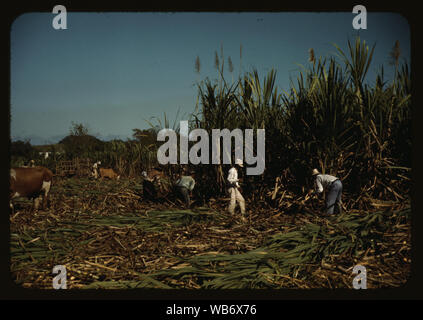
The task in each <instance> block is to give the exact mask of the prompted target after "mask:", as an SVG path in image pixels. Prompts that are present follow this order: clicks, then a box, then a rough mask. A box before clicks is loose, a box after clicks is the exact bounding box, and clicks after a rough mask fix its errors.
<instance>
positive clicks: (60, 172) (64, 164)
mask: <svg viewBox="0 0 423 320" xmlns="http://www.w3.org/2000/svg"><path fill="white" fill-rule="evenodd" d="M91 171H92V163H91V161H90V159H79V158H75V159H73V160H62V161H59V162H58V163H57V164H56V175H57V176H62V177H64V176H71V175H77V176H79V177H81V176H90V175H91Z"/></svg>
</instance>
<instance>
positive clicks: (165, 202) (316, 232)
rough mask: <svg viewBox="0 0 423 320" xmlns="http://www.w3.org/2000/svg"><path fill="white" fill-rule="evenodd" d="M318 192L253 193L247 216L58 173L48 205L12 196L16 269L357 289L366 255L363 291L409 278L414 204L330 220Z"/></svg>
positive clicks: (42, 280) (76, 278) (96, 277)
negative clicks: (275, 198)
mask: <svg viewBox="0 0 423 320" xmlns="http://www.w3.org/2000/svg"><path fill="white" fill-rule="evenodd" d="M313 201H314V202H310V204H305V203H304V201H303V202H301V201H296V199H295V197H294V196H293V195H291V196H290V195H287V198H286V204H285V205H284V206H282V207H279V208H278V209H276V208H272V207H270V206H266V207H264V206H262V205H261V207H257V206H254V205H253V204H252V203H249V202H248V199H247V208H248V213H247V216H246V221H245V222H243V221H241V219H240V214H239V211H236V212H237V213H236V214H235V215H233V216H231V215H229V214H228V213H227V211H226V205H227V199H225V198H221V199H211V201H210V202H209V203H207V204H205V205H202V206H199V205H196V204H195V203H194V205H193V207H192V208H191V209H189V210H188V209H184V208H183V207H182V205H181V203H179V202H178V201H177V200H176V199H175V197H174V196H173V195H169V196H168V197H166V198H165V199H161V201H159V202H157V203H153V202H151V201H147V200H145V199H143V195H142V182H141V180H134V179H121V180H119V181H113V180H94V179H88V178H77V177H73V178H55V180H54V185H53V187H52V190H51V194H50V199H49V207H48V209H47V210H39V211H38V212H36V213H32V212H30V207H31V202H30V201H29V200H25V199H18V200H16V201H14V203H15V212H14V213H13V214H11V218H10V231H11V239H10V241H11V243H10V245H11V274H12V277H13V280H14V281H15V283H17V284H18V285H20V286H23V287H26V288H45V289H51V288H52V279H53V278H54V276H55V275H54V274H53V273H52V270H53V267H54V266H55V265H64V266H65V267H66V271H67V287H68V288H105V289H108V288H110V289H112V288H118V289H121V288H190V289H200V288H217V289H224V288H251V289H255V288H300V289H301V288H322V287H323V288H352V281H353V278H354V274H353V273H352V269H353V267H354V265H357V264H360V265H364V266H366V268H367V274H368V279H367V287H368V288H378V287H397V286H401V285H403V284H404V283H405V282H406V281H407V278H408V275H409V270H410V265H411V242H410V238H411V234H410V230H411V227H410V220H411V209H410V205H409V203H407V202H402V203H394V204H390V205H389V206H385V207H384V205H383V204H381V205H375V206H374V209H373V211H366V212H360V211H357V210H351V211H349V212H346V213H344V214H343V215H342V216H334V217H330V218H327V217H323V216H321V215H320V211H318V210H316V208H319V206H320V205H323V202H322V200H313ZM351 201H353V199H351ZM345 203H346V206H348V200H347V201H346V202H345Z"/></svg>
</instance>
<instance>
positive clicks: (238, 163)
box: [228, 159, 245, 220]
mask: <svg viewBox="0 0 423 320" xmlns="http://www.w3.org/2000/svg"><path fill="white" fill-rule="evenodd" d="M239 167H241V168H242V167H243V163H242V160H241V159H236V160H235V166H234V167H232V168H231V169H229V174H228V182H229V190H228V191H229V195H230V197H231V200H230V203H229V213H230V214H234V211H235V207H236V203H237V202H238V204H239V207H240V209H241V215H245V200H244V197H243V196H242V194H241V192H240V191H239V187H240V186H239V183H238V182H239V179H238V170H237V168H239ZM242 219H243V220H244V219H245V217H242Z"/></svg>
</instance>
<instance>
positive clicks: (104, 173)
mask: <svg viewBox="0 0 423 320" xmlns="http://www.w3.org/2000/svg"><path fill="white" fill-rule="evenodd" d="M100 176H101V177H102V178H110V179H119V178H120V175H118V174H117V173H116V172H114V171H113V169H106V168H100Z"/></svg>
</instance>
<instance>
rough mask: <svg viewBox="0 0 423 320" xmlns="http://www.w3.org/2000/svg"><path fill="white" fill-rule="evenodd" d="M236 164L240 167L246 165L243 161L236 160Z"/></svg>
mask: <svg viewBox="0 0 423 320" xmlns="http://www.w3.org/2000/svg"><path fill="white" fill-rule="evenodd" d="M235 164H237V165H239V166H240V167H243V166H244V165H243V164H242V160H241V159H236V160H235Z"/></svg>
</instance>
